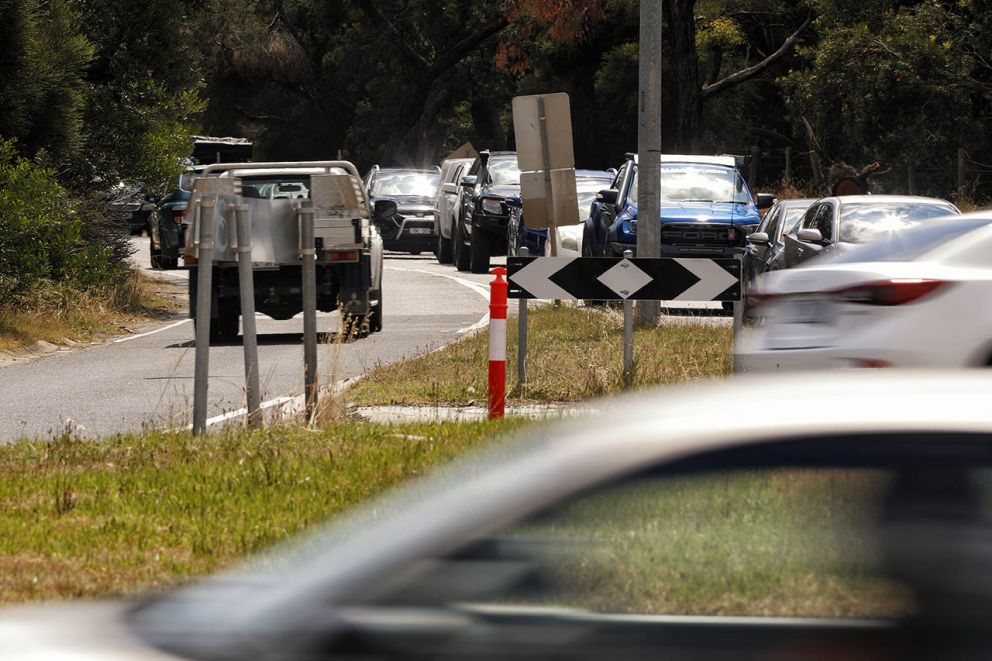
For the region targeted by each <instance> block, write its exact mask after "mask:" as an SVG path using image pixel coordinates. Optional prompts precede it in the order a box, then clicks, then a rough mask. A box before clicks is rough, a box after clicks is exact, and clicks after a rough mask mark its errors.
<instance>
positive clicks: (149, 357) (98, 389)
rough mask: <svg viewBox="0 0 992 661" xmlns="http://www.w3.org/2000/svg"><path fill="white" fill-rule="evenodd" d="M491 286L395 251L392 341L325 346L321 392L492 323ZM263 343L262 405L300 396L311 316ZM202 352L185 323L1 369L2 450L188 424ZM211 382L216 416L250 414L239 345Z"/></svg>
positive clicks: (387, 282) (331, 323)
mask: <svg viewBox="0 0 992 661" xmlns="http://www.w3.org/2000/svg"><path fill="white" fill-rule="evenodd" d="M135 242H136V243H137V246H136V247H137V249H138V250H137V253H136V254H135V260H136V261H137V262H138V263H139V265H140V266H142V267H143V268H145V269H148V258H147V255H148V248H147V239H136V240H135ZM149 271H150V270H149ZM156 277H167V278H171V279H173V280H183V279H185V278H186V273H185V272H184V271H171V272H167V273H163V272H157V273H156ZM491 279H492V276H489V275H472V274H467V273H458V272H457V271H455V269H454V268H452V267H450V266H441V265H439V264H438V263H437V261H436V260H435V259H434V258H433V256H432V255H422V256H417V257H414V256H411V255H399V254H396V255H394V254H389V253H387V256H386V261H385V273H384V276H383V280H384V287H383V289H384V306H385V307H384V322H383V326H384V327H383V330H382V332H381V333H376V334H374V335H372V336H370V337H368V338H365V339H361V340H358V341H355V342H353V343H350V344H343V345H342V344H328V345H323V346H321V347H320V351H319V362H320V378H321V383H322V384H328V383H333V382H338V381H342V380H344V379H348V378H351V377H355V376H358V375H361V374H364V373H365V372H366V371H368V370H369V369H370V368H371V367H373V366H375V365H377V364H381V363H389V362H393V361H397V360H401V359H403V358H407V357H410V356H413V355H416V354H419V353H423V352H427V351H431V350H433V349H436V348H438V347H440V346H442V345H444V344H446V343H448V342H452V341H454V340H456V339H457V338H459V337H460V336H461V335H462V334H464V333H465V332H467V331H468V330H469V329H471V328H473V327H476V326H478V325H480V323H481V322H483V321H484V318H485V315H486V314H487V312H488V282H489V281H490V280H491ZM338 325H339V319H338V315H337V313H332V314H326V315H325V314H321V315H320V316H319V318H318V327H319V329H320V330H321V331H325V330H326V331H333V330H336V329H337V328H338ZM258 333H259V360H260V366H259V371H260V374H261V382H262V395H263V401H272V400H275V399H279V398H285V397H289V396H294V395H298V394H299V393H301V392H302V388H303V346H302V334H303V321H302V318H296V319H291V320H289V321H274V320H272V319H269V318H268V317H265V316H262V315H259V316H258ZM194 353H195V349H194V345H193V324H192V322H190V321H189V320H188V319H185V318H180V319H177V320H175V321H172V322H168V323H164V324H162V325H161V326H159V327H156V328H152V329H150V331H146V332H144V333H139V334H136V335H130V336H126V337H122V338H120V339H118V340H116V341H115V342H113V343H110V344H107V345H103V346H97V347H91V348H87V349H83V350H79V351H69V352H58V353H55V354H52V355H50V356H47V357H43V358H39V359H37V360H32V361H28V362H21V363H15V364H13V365H10V366H8V367H4V368H0V402H2V404H0V443H4V442H10V441H13V440H15V439H18V438H25V437H29V438H50V437H51V436H52V435H54V434H57V433H59V432H60V431H61V430H63V429H65V426H66V420H69V419H71V420H72V424H73V426H76V427H78V426H81V427H82V429H81V430H79V433H80V435H81V436H84V437H103V436H108V435H113V434H116V433H121V432H133V431H138V430H140V429H142V428H143V427H146V426H150V427H175V426H180V425H184V424H188V423H189V421H190V418H191V408H192V401H193V362H194V361H193V358H194ZM209 383H210V385H209V402H210V410H209V413H208V416H209V417H211V418H219V417H222V416H223V415H224V414H226V413H230V412H231V411H236V410H237V409H239V408H241V407H242V406H243V405H244V392H243V388H244V363H243V350H242V347H241V345H240V343H238V344H235V345H228V346H218V347H213V348H212V349H211V352H210V382H209Z"/></svg>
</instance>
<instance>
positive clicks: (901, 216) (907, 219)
mask: <svg viewBox="0 0 992 661" xmlns="http://www.w3.org/2000/svg"><path fill="white" fill-rule="evenodd" d="M956 213H957V211H956V209H955V208H954V207H952V206H951V205H950V204H939V203H921V202H853V203H847V204H844V203H841V207H840V238H839V240H840V241H841V242H842V243H868V242H869V241H874V240H875V239H877V238H879V237H881V236H884V235H886V234H890V233H893V232H903V231H905V230H907V229H909V228H910V227H913V226H915V225H918V224H920V223H922V222H924V221H927V220H930V219H931V218H939V217H941V216H949V215H953V214H956Z"/></svg>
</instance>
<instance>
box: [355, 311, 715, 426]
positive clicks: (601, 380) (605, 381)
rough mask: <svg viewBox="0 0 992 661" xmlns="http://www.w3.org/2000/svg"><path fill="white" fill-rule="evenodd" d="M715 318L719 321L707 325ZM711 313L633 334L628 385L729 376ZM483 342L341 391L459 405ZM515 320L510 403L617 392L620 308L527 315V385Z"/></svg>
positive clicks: (482, 387)
mask: <svg viewBox="0 0 992 661" xmlns="http://www.w3.org/2000/svg"><path fill="white" fill-rule="evenodd" d="M714 321H716V322H718V323H713V322H714ZM719 321H720V320H715V319H711V318H705V319H699V320H692V319H691V318H690V319H682V318H672V320H670V321H669V322H666V323H663V324H662V325H660V326H658V327H656V328H642V327H638V328H636V329H635V332H634V360H635V373H634V380H633V388H644V387H648V386H654V385H659V384H670V383H679V382H683V381H692V380H696V379H701V378H708V377H716V376H723V375H726V374H729V373H730V372H731V370H732V366H733V354H732V348H733V333H732V329H731V328H730V326H729V325H726V324H722V323H719ZM488 360H489V339H488V336H487V334H486V333H485V332H481V333H478V334H476V335H473V336H471V337H468V338H466V339H464V340H462V341H459V342H455V343H453V344H451V345H449V346H447V347H445V348H444V349H442V350H440V351H436V352H434V353H430V354H427V355H423V356H419V357H416V358H412V359H410V360H406V361H402V362H399V363H394V364H392V365H386V366H381V367H377V368H375V369H373V370H372V371H371V372H370V373H369V374H368V376H367V377H366V378H365V379H362V380H361V381H360V382H359V383H357V384H356V385H355V387H353V388H352V389H351V390H349V392H348V399H349V401H350V402H353V403H355V404H358V405H360V406H367V405H377V404H438V403H447V402H453V403H465V402H468V401H471V400H478V399H482V398H484V397H485V396H486V384H487V370H488ZM516 361H517V321H516V319H511V320H509V322H508V328H507V390H508V393H509V395H510V398H511V400H514V401H517V402H527V401H557V402H569V401H580V400H583V399H588V398H591V397H598V396H601V395H608V394H613V393H618V392H621V391H622V390H623V389H624V378H623V313H622V312H621V311H618V310H615V309H611V308H592V309H590V308H585V307H574V306H561V307H554V306H545V307H541V308H538V309H534V310H532V311H531V313H530V321H529V324H528V347H527V385H526V387H525V388H521V387H520V384H519V383H518V381H517V378H516V376H517V374H516Z"/></svg>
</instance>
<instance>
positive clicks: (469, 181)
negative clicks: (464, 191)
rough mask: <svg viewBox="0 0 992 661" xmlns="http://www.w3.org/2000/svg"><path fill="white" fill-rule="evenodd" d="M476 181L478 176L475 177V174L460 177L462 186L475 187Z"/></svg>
mask: <svg viewBox="0 0 992 661" xmlns="http://www.w3.org/2000/svg"><path fill="white" fill-rule="evenodd" d="M478 181H479V178H478V177H476V176H475V175H473V176H470V177H462V181H461V185H462V187H463V188H475V184H476V182H478Z"/></svg>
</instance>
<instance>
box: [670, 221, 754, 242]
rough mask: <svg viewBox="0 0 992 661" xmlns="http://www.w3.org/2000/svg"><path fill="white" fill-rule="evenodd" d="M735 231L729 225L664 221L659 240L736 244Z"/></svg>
mask: <svg viewBox="0 0 992 661" xmlns="http://www.w3.org/2000/svg"><path fill="white" fill-rule="evenodd" d="M735 235H736V232H735V231H734V228H733V227H732V226H730V225H714V224H709V223H707V224H703V223H666V224H664V225H662V226H661V242H662V243H667V244H671V245H693V246H698V245H704V246H733V245H736V241H735V239H736V236H735Z"/></svg>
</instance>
